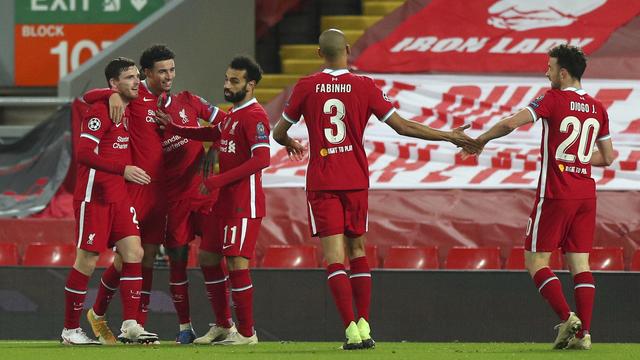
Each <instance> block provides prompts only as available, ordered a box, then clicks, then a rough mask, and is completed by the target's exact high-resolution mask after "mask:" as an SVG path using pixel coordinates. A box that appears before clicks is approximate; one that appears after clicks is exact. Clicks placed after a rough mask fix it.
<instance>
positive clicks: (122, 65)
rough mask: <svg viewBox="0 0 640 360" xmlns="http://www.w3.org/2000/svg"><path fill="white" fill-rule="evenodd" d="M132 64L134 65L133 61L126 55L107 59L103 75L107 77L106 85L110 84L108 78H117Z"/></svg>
mask: <svg viewBox="0 0 640 360" xmlns="http://www.w3.org/2000/svg"><path fill="white" fill-rule="evenodd" d="M132 66H136V63H135V61H133V60H131V59H128V58H126V57H118V58H115V59H113V60H111V61H109V63H108V64H107V66H106V67H105V68H104V76H105V77H106V78H107V85H108V86H111V84H109V80H111V79H117V78H118V77H120V74H122V72H123V71H125V70H127V69H128V68H130V67H132Z"/></svg>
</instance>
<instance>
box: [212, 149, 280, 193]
mask: <svg viewBox="0 0 640 360" xmlns="http://www.w3.org/2000/svg"><path fill="white" fill-rule="evenodd" d="M270 162H271V156H270V152H269V147H268V146H261V147H257V148H255V149H253V151H252V152H251V159H249V160H247V161H245V162H244V163H242V165H240V166H238V167H235V168H233V169H230V170H228V171H225V172H224V173H222V174H220V175H212V176H210V177H209V178H208V179H206V180H205V181H204V185H205V186H206V187H207V189H209V190H213V189H215V188H219V187H223V186H225V185H227V184H230V183H232V182H234V181H238V180H240V179H242V178H246V177H249V176H251V175H253V174H255V173H257V172H259V171H261V170H262V169H264V168H266V167H269V164H270Z"/></svg>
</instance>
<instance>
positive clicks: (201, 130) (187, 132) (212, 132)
mask: <svg viewBox="0 0 640 360" xmlns="http://www.w3.org/2000/svg"><path fill="white" fill-rule="evenodd" d="M156 121H158V124H159V125H160V128H161V129H165V128H166V129H168V130H169V131H171V132H173V133H174V134H176V135H180V136H182V137H186V138H188V139H191V140H197V141H216V140H218V139H219V138H220V129H218V127H217V126H205V127H191V126H180V125H176V124H175V123H174V122H173V119H172V118H171V115H169V114H167V113H165V112H163V111H161V110H158V111H156Z"/></svg>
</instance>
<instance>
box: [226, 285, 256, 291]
mask: <svg viewBox="0 0 640 360" xmlns="http://www.w3.org/2000/svg"><path fill="white" fill-rule="evenodd" d="M252 287H253V284H251V285H249V286H245V287H241V288H235V289H234V288H231V291H236V292H237V291H245V290H249V289H251V288H252Z"/></svg>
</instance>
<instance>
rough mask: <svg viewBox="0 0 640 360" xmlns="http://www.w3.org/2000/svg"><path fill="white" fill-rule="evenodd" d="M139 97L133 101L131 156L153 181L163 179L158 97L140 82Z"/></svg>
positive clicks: (130, 105)
mask: <svg viewBox="0 0 640 360" xmlns="http://www.w3.org/2000/svg"><path fill="white" fill-rule="evenodd" d="M140 84H141V85H140V88H139V91H138V97H137V98H136V99H135V100H133V101H131V103H130V104H129V108H130V109H131V126H130V132H131V156H132V157H133V163H134V165H136V166H138V167H140V168H142V169H143V170H144V171H146V172H147V174H148V175H149V176H150V177H151V181H162V180H163V178H164V163H163V160H162V132H161V131H160V128H159V127H158V124H157V123H156V120H155V116H156V110H157V109H158V97H157V96H155V95H153V94H152V93H151V91H149V88H148V87H147V82H146V81H142V82H141V83H140Z"/></svg>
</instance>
